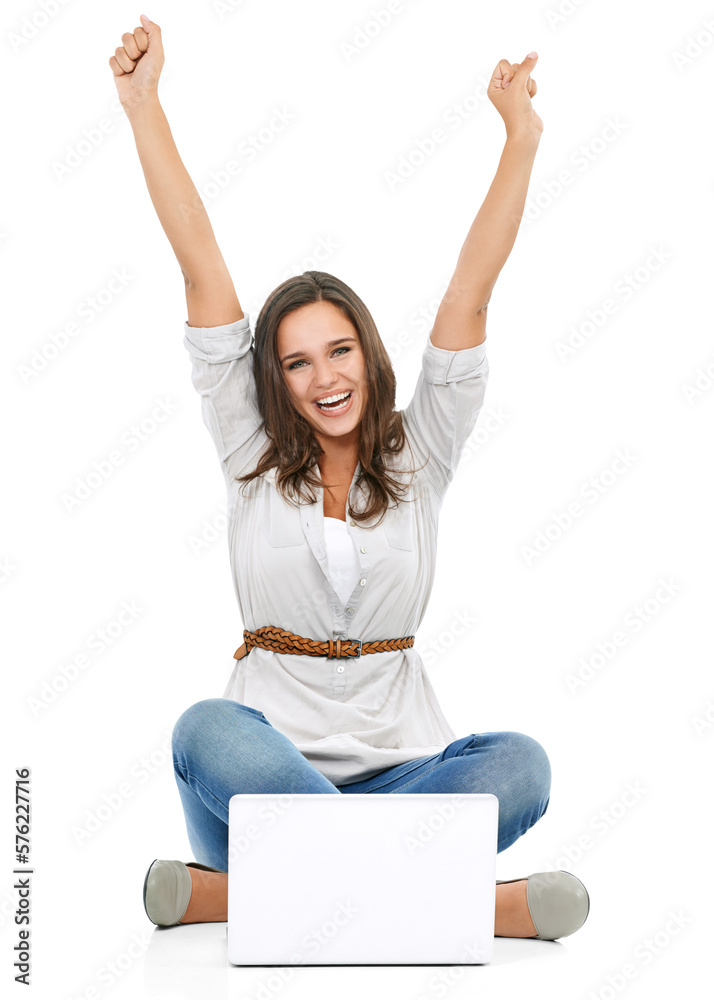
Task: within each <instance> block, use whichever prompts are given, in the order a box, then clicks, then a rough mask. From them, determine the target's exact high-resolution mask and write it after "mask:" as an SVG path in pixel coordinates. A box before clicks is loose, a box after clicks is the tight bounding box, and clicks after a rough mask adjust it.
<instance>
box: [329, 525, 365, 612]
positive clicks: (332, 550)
mask: <svg viewBox="0 0 714 1000" xmlns="http://www.w3.org/2000/svg"><path fill="white" fill-rule="evenodd" d="M324 520H325V548H326V549H327V565H328V569H329V571H330V580H331V581H332V586H333V587H334V588H335V591H336V593H337V596H338V597H339V599H340V600H341V601H342V604H343V605H346V604H347V602H348V601H349V599H350V595H351V593H352V591H353V590H354V589H355V587H356V586H357V581H358V579H359V573H360V566H359V557H358V555H357V549H356V548H355V545H354V542H353V541H352V536H351V535H350V533H349V530H348V528H347V522H346V521H343V520H341V518H339V517H325V519H324Z"/></svg>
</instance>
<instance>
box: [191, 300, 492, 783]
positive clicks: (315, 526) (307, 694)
mask: <svg viewBox="0 0 714 1000" xmlns="http://www.w3.org/2000/svg"><path fill="white" fill-rule="evenodd" d="M249 319H250V318H249V316H244V317H243V319H241V320H237V321H236V322H234V323H227V324H225V325H223V326H215V327H190V326H189V325H188V323H185V324H184V333H185V336H184V346H185V347H186V349H187V350H188V352H189V355H190V357H191V365H192V373H191V378H192V382H193V385H194V387H195V389H196V391H197V392H198V393H199V395H200V397H201V406H202V414H203V419H204V422H205V424H206V426H207V427H208V430H209V432H210V434H211V436H212V438H213V441H214V444H215V446H216V450H217V452H218V457H219V460H220V462H221V468H222V470H223V474H224V477H225V481H226V487H227V491H228V508H227V510H228V546H229V555H230V563H231V570H232V576H233V584H234V589H235V593H236V598H237V601H238V609H239V612H240V619H237V620H236V637H235V645H234V646H233V648H232V649H231V651H230V655H231V656H232V654H233V651H234V650H235V649H237V647H238V646H240V645H241V644H242V642H243V628H247V629H250V630H252V631H253V630H256V629H258V628H260V627H261V626H263V625H275V626H278V627H280V628H284V629H288V630H289V631H291V632H295V633H297V634H298V635H302V636H306V637H308V638H311V639H316V640H319V641H323V642H324V641H326V640H327V639H329V638H331V639H347V638H349V639H362V640H363V641H367V640H378V639H391V638H399V637H401V636H408V635H417V632H418V628H419V624H420V622H421V621H422V618H423V617H424V612H425V610H426V607H427V603H428V600H429V595H430V593H431V588H432V583H433V580H434V571H435V560H436V541H437V531H438V520H439V511H440V508H441V503H442V500H443V497H444V494H445V491H446V489H447V487H448V485H449V483H450V482H451V480H452V478H453V475H454V472H455V471H456V467H457V465H458V462H459V459H460V457H461V453H462V451H463V448H464V445H465V444H466V441H467V439H468V437H469V435H470V434H471V432H472V431H473V429H474V426H475V424H476V418H477V416H478V413H479V411H480V409H481V407H482V405H483V399H484V393H485V389H486V381H487V377H488V362H487V359H486V345H485V342H484V343H482V344H479V345H478V346H476V347H470V348H466V349H464V350H461V351H445V350H442V349H441V348H438V347H434V345H433V344H432V343H431V338H430V337H429V338H427V342H426V344H425V347H424V353H423V356H422V370H421V372H420V374H419V377H418V379H417V384H416V387H415V390H414V394H413V396H412V399H411V401H410V403H409V405H408V406H407V407H406V408H405V409H404V410H403V411H402V416H403V420H404V427H405V431H406V434H407V437H408V439H409V442H410V444H411V447H412V450H413V452H414V459H413V461H414V463H415V465H417V466H420V465H424V463H426V464H425V465H424V468H423V469H421V470H420V471H418V472H417V474H416V475H415V476H414V477H413V479H411V485H410V486H409V489H408V491H407V493H406V495H405V500H407V501H412V502H401V503H399V505H398V506H397V507H395V508H394V507H393V508H391V509H390V510H388V511H387V513H386V515H385V517H384V519H383V520H382V522H381V524H379V525H377V523H376V521H377V518H374V519H373V520H372V521H362V522H359V523H358V522H356V521H354V520H353V519H352V518H350V517H349V513H348V510H349V504H346V505H345V513H346V516H347V521H346V522H344V526H343V527H339V526H335V525H331V524H330V520H331V519H329V518H325V517H324V516H323V498H322V493H321V491H319V490H318V491H317V492H318V499H317V502H316V503H313V504H304V503H303V504H301V505H300V506H299V507H293V506H291V505H290V504H288V503H287V502H286V501H285V500H284V499H283V497H282V495H281V494H280V492H279V491H278V489H277V487H276V485H275V473H276V470H275V469H271V470H270V472H268V473H266V474H265V475H264V476H261V477H259V478H257V479H254V480H253V481H252V482H251V483H248V484H239V483H237V482H235V476H237V475H242V474H244V473H246V472H249V471H252V470H254V469H255V467H256V465H257V462H258V459H259V457H260V455H261V453H262V452H263V450H264V449H265V447H266V445H267V444H268V438H267V435H266V434H265V430H264V428H263V423H262V419H261V417H260V414H259V411H258V405H257V399H256V389H255V381H254V378H253V342H252V340H253V338H252V335H251V329H250V322H249ZM411 462H412V459H411V456H410V454H409V452H408V450H405V451H404V452H402V454H401V455H399V456H388V457H387V465H388V468H389V470H390V472H391V474H392V475H394V476H396V477H397V478H398V479H399V480H400V481H402V482H405V483H409V481H410V475H409V472H408V470H409V468H410V463H411ZM360 472H361V465H360V464H358V465H357V468H356V469H355V474H354V478H353V481H352V484H351V486H350V491H349V497H350V499H351V501H352V504H353V506H354V508H355V509H356V510H362V509H364V493H363V488H362V487H359V488H358V486H357V479H358V477H359V474H360ZM315 473H316V475H317V476H318V477H319V475H320V471H319V467H317V466H316V467H315ZM345 533H346V534H347V535H348V536H349V538H350V540H351V543H352V552H353V555H354V558H353V556H352V555H349V551H350V550H349V549H348V548H347V547H346V546H345V544H344V542H345ZM340 539H341V540H340ZM467 541H468V540H467ZM328 551H329V556H328ZM330 558H331V561H330ZM355 559H356V562H355V561H354V560H355ZM354 569H357V574H356V575H355V574H354ZM230 662H231V663H232V665H233V672H232V674H231V677H230V680H229V681H228V684H227V686H226V689H225V691H224V694H223V697H224V698H232V699H234V700H236V701H239V702H241V703H242V704H244V705H248V706H250V707H252V708H255V709H258V710H259V711H261V712H263V714H264V715H265V717H266V718H267V720H268V721H269V722H270V723H271V724H272V725H273V726H275V728H276V729H278V730H279V731H280V732H282V733H284V734H285V736H287V737H288V739H290V740H291V741H292V743H294V745H295V746H296V747H297V748H298V750H300V752H301V753H302V754H303V755H304V756H305V757H306V758H307V760H309V761H310V762H311V763H312V764H313V765H314V766H315V767H316V768H317V770H319V771H320V772H321V773H322V774H324V775H325V776H326V777H327V778H328V779H329V780H330V781H332V782H333V784H335V785H341V784H349V783H350V782H354V781H359V780H361V779H363V778H368V777H371V776H372V775H373V774H376V773H378V772H379V771H382V770H384V769H385V768H388V767H391V766H393V765H395V764H402V763H405V762H407V761H410V760H414V759H416V758H417V757H424V756H427V755H430V754H434V753H437V752H439V751H440V750H443V749H444V747H446V746H447V745H448V744H449V743H451V742H452V741H453V740H455V739H456V738H457V736H456V733H455V732H454V731H453V729H452V728H451V726H450V725H449V723H448V722H447V720H446V718H445V717H444V715H443V713H442V711H441V708H440V706H439V703H438V701H437V698H436V695H435V693H434V690H433V688H432V686H431V683H430V681H429V677H428V675H427V673H426V669H425V667H424V664H423V661H422V659H421V657H420V655H419V649H418V635H417V639H416V643H415V645H414V646H413V647H411V648H410V649H403V650H396V651H394V652H385V653H369V654H364V655H362V656H361V657H345V658H339V659H337V658H334V659H328V658H327V657H316V656H306V655H295V654H292V653H275V652H272V651H270V650H266V649H261V648H260V647H257V648H253V649H252V650H251V651H250V653H249V654H248V655H247V656H245V657H243V658H242V659H241V660H233V659H232V660H231V661H230Z"/></svg>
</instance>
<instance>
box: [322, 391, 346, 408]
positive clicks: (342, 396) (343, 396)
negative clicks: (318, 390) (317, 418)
mask: <svg viewBox="0 0 714 1000" xmlns="http://www.w3.org/2000/svg"><path fill="white" fill-rule="evenodd" d="M348 396H349V392H341V393H339V395H337V396H328V397H327V398H326V399H320V400H316V402H317V405H318V406H320V405H321V404H324V403H336V402H337V400H338V399H346V398H347V397H348Z"/></svg>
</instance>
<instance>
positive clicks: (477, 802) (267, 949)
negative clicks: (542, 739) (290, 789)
mask: <svg viewBox="0 0 714 1000" xmlns="http://www.w3.org/2000/svg"><path fill="white" fill-rule="evenodd" d="M228 822H229V843H228V928H227V933H228V960H229V962H231V963H232V964H233V965H260V966H269V965H281V966H284V965H439V964H448V965H456V964H458V965H481V964H485V963H487V962H489V961H490V960H491V957H492V954H493V945H494V929H495V928H494V923H495V906H496V848H497V838H498V798H497V797H496V796H495V795H491V794H465V793H464V794H436V793H434V794H426V793H416V794H406V793H405V794H395V793H392V794H381V795H380V794H375V793H371V794H356V793H355V794H352V795H326V794H319V793H317V794H304V795H303V794H285V795H278V794H241V795H234V796H232V798H231V800H230V805H229V821H228Z"/></svg>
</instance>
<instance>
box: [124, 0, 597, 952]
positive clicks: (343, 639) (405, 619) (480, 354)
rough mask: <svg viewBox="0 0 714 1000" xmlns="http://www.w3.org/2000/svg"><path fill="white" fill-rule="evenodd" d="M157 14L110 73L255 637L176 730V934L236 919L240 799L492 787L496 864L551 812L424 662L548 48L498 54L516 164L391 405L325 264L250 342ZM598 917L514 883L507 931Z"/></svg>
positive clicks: (383, 360) (163, 907) (541, 771)
mask: <svg viewBox="0 0 714 1000" xmlns="http://www.w3.org/2000/svg"><path fill="white" fill-rule="evenodd" d="M142 24H143V27H137V28H136V29H135V30H134V32H133V33H131V32H127V33H126V34H124V35H122V45H121V46H120V47H118V48H117V49H116V52H115V55H114V56H112V57H111V58H110V60H109V64H110V67H111V69H112V71H113V73H114V79H115V83H116V86H117V90H118V92H119V98H120V100H121V102H122V105H123V107H124V109H125V111H126V113H127V116H128V118H129V121H130V123H131V126H132V129H133V132H134V137H135V140H136V145H137V150H138V153H139V158H140V161H141V165H142V168H143V170H144V174H145V178H146V182H147V185H148V188H149V193H150V196H151V199H152V202H153V204H154V207H155V208H156V211H157V213H158V215H159V219H160V221H161V224H162V226H163V228H164V231H165V232H166V235H167V237H168V239H169V241H170V243H171V246H172V248H173V250H174V252H175V254H176V257H177V259H178V262H179V264H180V267H181V271H182V273H183V276H184V280H185V290H186V301H187V308H188V322H187V323H186V324H185V338H184V346H185V347H186V348H187V350H188V352H189V354H190V357H191V363H192V379H193V384H194V386H195V388H196V390H197V391H198V393H199V394H200V397H201V404H202V409H203V418H204V420H205V422H206V425H207V427H208V429H209V431H210V433H211V435H212V437H213V439H214V442H215V445H216V448H217V451H218V454H219V458H220V460H221V466H222V469H223V473H224V475H225V478H226V484H227V489H228V497H229V513H230V524H229V544H230V554H231V565H232V570H233V576H234V583H235V589H236V595H237V598H238V603H239V607H240V611H241V615H242V618H243V621H244V622H245V623H246V626H247V628H246V630H245V632H244V638H245V640H246V641H245V643H244V644H243V646H241V647H240V649H238V650H237V651H236V653H235V654H234V655H235V658H236V660H237V663H236V665H235V669H234V672H233V676H232V677H231V680H230V682H229V684H228V688H227V689H226V691H225V693H224V695H223V697H222V698H210V699H207V700H205V701H201V702H199V703H198V704H196V705H193V706H191V707H190V708H189V709H187V711H186V712H184V713H183V715H182V716H181V717H180V719H179V720H178V722H177V723H176V726H175V729H174V733H173V751H174V767H175V774H176V781H177V784H178V788H179V793H180V796H181V801H182V805H183V808H184V813H185V817H186V825H187V831H188V836H189V841H190V844H191V847H192V850H193V851H194V853H195V856H196V857H197V858H198V859H199V860H198V861H197V862H192V863H187V864H183V863H182V862H179V861H159V860H157V861H155V862H154V863H153V864H152V865H151V867H150V869H149V871H148V873H147V877H146V879H145V883H144V903H145V907H146V911H147V914H148V916H149V918H150V919H151V920H152V921H153V922H154V923H156V924H159V925H161V926H171V925H174V924H178V923H194V922H200V921H212V920H226V919H227V912H226V910H227V874H226V873H227V868H228V864H227V851H228V827H227V823H228V802H229V800H230V798H231V796H232V795H234V794H240V793H249V792H256V791H258V792H265V793H270V792H277V793H315V792H319V793H325V794H350V793H369V792H376V793H391V792H394V793H401V792H405V791H407V792H425V793H426V792H435V791H436V792H450V793H459V792H469V793H472V792H491V793H493V794H495V795H497V796H498V799H499V830H498V850H499V851H503V850H505V849H506V848H507V847H509V846H510V845H511V844H512V843H513V842H514V841H515V840H517V839H518V837H520V836H521V835H522V834H523V833H525V832H526V830H527V829H529V828H530V827H531V826H532V825H533V824H534V823H535V822H536V821H537V820H538V819H539V818H540V817H541V816H542V815H543V813H544V812H545V811H546V808H547V806H548V801H549V796H550V764H549V761H548V758H547V756H546V754H545V751H544V750H543V748H542V747H541V745H540V744H539V743H537V742H536V741H535V740H534V739H532V738H531V737H529V736H526V735H524V734H522V733H517V732H491V733H480V734H475V733H472V734H470V735H467V736H465V737H461V738H457V737H456V734H455V733H454V731H453V730H452V729H451V727H450V726H449V724H448V722H447V721H446V719H445V717H444V715H443V714H442V712H441V709H440V707H439V704H438V702H437V699H436V696H435V694H434V691H433V689H432V687H431V684H430V682H429V679H428V677H427V675H426V672H425V670H424V666H423V663H422V661H421V659H420V657H419V654H418V653H417V651H416V650H415V649H414V633H415V632H416V630H417V627H418V625H419V623H420V621H421V620H422V618H423V615H424V612H425V610H426V606H427V602H428V598H429V593H430V591H431V585H432V581H433V576H434V566H435V552H436V533H437V522H438V515H439V509H440V507H441V502H442V500H443V496H444V493H445V491H446V488H447V487H448V485H449V483H450V482H451V479H452V478H453V475H454V472H455V470H456V467H457V464H458V460H459V456H460V454H461V451H462V449H463V446H464V444H465V443H466V440H467V438H468V437H469V435H470V433H471V431H472V430H473V428H474V425H475V422H476V418H477V416H478V413H479V410H480V409H481V406H482V403H483V396H484V391H485V386H486V380H487V376H488V364H487V361H486V349H485V338H486V335H485V326H486V307H487V305H488V301H489V298H490V295H491V291H492V289H493V286H494V284H495V282H496V279H497V277H498V274H499V272H500V270H501V268H502V267H503V264H504V263H505V261H506V259H507V257H508V255H509V253H510V251H511V248H512V246H513V243H514V241H515V237H516V233H517V231H518V226H519V224H520V219H521V215H522V212H523V207H524V203H525V197H526V192H527V188H528V181H529V178H530V173H531V168H532V165H533V161H534V158H535V153H536V150H537V147H538V142H539V138H540V133H541V131H542V128H543V125H542V122H541V120H540V118H539V117H538V115H537V114H536V113H535V112H534V110H533V108H532V106H531V100H530V98H531V97H532V96H533V95H534V94H535V92H536V85H535V81H534V80H532V79H531V77H530V71H531V69H532V68H533V67H534V65H535V62H536V58H537V57H536V54H535V53H531V54H529V55H528V56H527V57H526V58H525V60H524V61H523V63H521V64H519V63H514V64H510V63H509V62H507V61H506V60H501V61H500V62H499V64H498V66H497V67H496V70H495V71H494V74H493V77H492V79H491V82H490V85H489V89H488V96H489V98H490V100H491V101H492V103H493V104H494V106H495V107H496V110H497V111H498V112H499V114H500V115H501V116H502V118H503V120H504V122H505V125H506V133H507V138H506V143H505V148H504V151H503V155H502V157H501V161H500V163H499V166H498V171H497V173H496V176H495V179H494V181H493V183H492V185H491V188H490V189H489V192H488V195H487V197H486V199H485V201H484V204H483V206H482V208H481V210H480V211H479V213H478V215H477V217H476V220H475V222H474V224H473V226H472V227H471V230H470V232H469V234H468V237H467V240H466V242H465V244H464V247H463V249H462V251H461V255H460V257H459V260H458V263H457V267H456V271H455V274H454V276H453V279H452V281H451V284H450V286H449V289H448V291H447V293H446V294H445V296H444V299H443V301H442V303H441V306H440V308H439V311H438V313H437V316H436V319H435V322H434V326H433V329H432V331H431V334H430V338H429V340H428V342H427V345H426V347H425V349H424V355H423V369H422V373H421V375H420V376H419V379H418V382H417V387H416V390H415V393H414V396H413V398H412V401H411V402H410V404H409V405H408V406H407V408H406V409H405V410H404V411H399V412H395V410H394V401H395V381H394V373H393V370H392V367H391V364H390V361H389V357H388V355H387V353H386V351H385V348H384V345H383V344H382V341H381V339H380V337H379V334H378V332H377V330H376V327H375V324H374V321H373V319H372V317H371V315H370V313H369V311H368V310H367V308H366V306H365V305H364V303H363V302H362V300H361V299H360V298H359V297H358V296H357V295H356V294H355V293H354V292H353V291H352V289H350V288H349V287H348V286H347V285H346V284H345V283H344V282H342V281H340V280H339V279H338V278H336V277H334V276H332V275H329V274H326V273H324V272H320V271H308V272H306V273H305V274H303V275H299V276H296V277H293V278H289V279H287V280H286V281H284V282H283V283H282V284H281V285H280V286H279V287H278V288H276V289H275V290H274V291H273V292H272V293H271V295H270V296H269V297H268V300H267V301H266V303H265V305H264V306H263V308H262V309H261V311H260V314H259V316H258V320H257V324H256V328H255V346H254V348H253V346H252V339H251V331H250V326H249V323H248V318H247V317H246V316H245V315H244V313H243V310H242V309H241V306H240V303H239V301H238V298H237V296H236V293H235V290H234V287H233V283H232V281H231V278H230V276H229V274H228V272H227V269H226V266H225V263H224V261H223V257H222V255H221V253H220V251H219V249H218V246H217V245H216V241H215V238H214V235H213V230H212V228H211V225H210V222H209V220H208V217H207V215H206V212H205V209H204V207H203V204H202V202H201V200H200V198H199V196H198V193H197V191H196V188H195V187H194V185H193V183H192V182H191V179H190V177H189V176H188V174H187V172H186V170H185V168H184V166H183V163H182V162H181V159H180V157H179V155H178V152H177V150H176V147H175V145H174V142H173V138H172V136H171V132H170V130H169V126H168V123H167V121H166V118H165V116H164V113H163V110H162V109H161V106H160V104H159V100H158V96H157V87H158V80H159V75H160V72H161V67H162V65H163V61H164V55H163V47H162V40H161V29H160V28H159V26H158V25H157V24H155V23H154V22H152V21H150V20H149V19H148V18H146V17H144V16H143V15H142ZM354 637H359V638H358V639H355V638H354ZM360 640H361V641H360ZM264 712H265V713H267V715H266V714H264ZM514 760H515V761H517V766H514ZM588 909H589V899H588V895H587V892H586V890H585V887H584V886H583V885H582V883H581V882H580V881H579V880H578V879H576V878H575V876H573V875H571V874H569V873H567V872H550V873H544V872H539V873H536V874H534V875H531V876H529V877H528V878H527V879H513V880H510V881H508V882H498V883H497V887H496V913H495V933H496V935H498V936H513V937H539V938H543V939H554V938H557V937H564V936H566V935H567V934H571V933H573V932H574V931H575V930H577V929H578V928H579V927H580V926H581V925H582V923H583V922H584V920H585V918H586V916H587V912H588Z"/></svg>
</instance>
